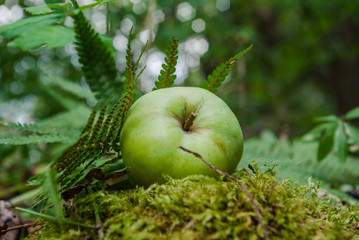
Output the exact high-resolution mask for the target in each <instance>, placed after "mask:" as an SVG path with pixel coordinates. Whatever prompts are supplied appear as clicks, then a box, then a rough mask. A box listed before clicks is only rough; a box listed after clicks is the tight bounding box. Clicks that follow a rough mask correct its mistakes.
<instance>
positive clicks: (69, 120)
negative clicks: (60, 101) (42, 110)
mask: <svg viewBox="0 0 359 240" xmlns="http://www.w3.org/2000/svg"><path fill="white" fill-rule="evenodd" d="M89 113H90V112H89V109H88V107H86V106H83V105H79V106H78V107H76V108H74V109H71V110H70V111H67V112H64V113H59V114H57V115H55V116H52V117H50V118H47V119H44V120H42V121H39V122H37V123H35V124H24V125H23V124H19V123H8V124H7V125H6V126H5V129H4V130H6V131H5V134H2V135H0V144H11V145H26V144H38V143H55V142H60V143H65V144H69V143H73V141H74V139H77V138H78V137H79V135H80V127H81V126H83V124H84V121H83V120H84V119H86V118H87V117H88V115H89ZM14 130H18V131H19V132H18V133H16V132H14ZM10 132H11V135H10V134H9V133H10Z"/></svg>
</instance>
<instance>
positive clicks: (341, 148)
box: [335, 122, 348, 162]
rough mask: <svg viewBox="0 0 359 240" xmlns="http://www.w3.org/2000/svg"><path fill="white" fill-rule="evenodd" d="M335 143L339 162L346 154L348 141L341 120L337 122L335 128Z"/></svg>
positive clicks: (343, 159)
mask: <svg viewBox="0 0 359 240" xmlns="http://www.w3.org/2000/svg"><path fill="white" fill-rule="evenodd" d="M335 144H336V147H337V152H338V158H339V160H340V161H341V162H344V161H345V160H346V158H347V156H348V142H347V135H346V134H345V128H344V124H343V122H340V123H339V125H338V128H337V130H336V133H335Z"/></svg>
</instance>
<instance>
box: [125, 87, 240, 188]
mask: <svg viewBox="0 0 359 240" xmlns="http://www.w3.org/2000/svg"><path fill="white" fill-rule="evenodd" d="M192 112H194V113H196V114H197V116H196V117H195V119H194V121H193V125H192V126H191V128H190V129H189V131H188V132H187V131H185V130H183V127H182V125H183V122H184V121H185V120H186V119H188V116H189V115H190V113H192ZM179 146H183V147H185V148H187V149H189V150H191V151H194V152H197V153H199V154H201V156H202V157H203V158H204V159H205V160H206V161H208V162H209V163H211V164H212V165H214V166H215V167H216V168H218V169H220V170H222V171H225V172H228V173H232V172H233V171H234V170H235V168H236V167H237V165H238V162H239V160H240V159H241V157H242V152H243V135H242V130H241V127H240V125H239V123H238V120H237V118H236V116H235V115H234V114H233V112H232V111H231V109H230V108H229V107H228V106H227V104H226V103H225V102H224V101H223V100H222V99H220V98H219V97H217V96H216V95H215V94H213V93H211V92H209V91H208V90H205V89H202V88H196V87H172V88H164V89H160V90H156V91H153V92H150V93H147V94H145V95H143V96H142V97H140V98H139V99H138V100H137V101H136V102H135V103H134V104H133V106H132V107H131V108H130V110H129V112H128V114H127V117H126V119H125V122H124V125H123V128H122V131H121V135H120V149H121V154H122V157H123V161H124V164H125V165H126V166H127V167H128V168H129V174H128V177H129V179H130V181H131V182H132V183H134V184H136V185H140V186H149V185H151V184H153V183H156V182H157V183H162V182H164V181H165V177H164V176H166V175H168V176H170V177H172V178H183V177H186V176H189V175H201V174H202V175H207V176H217V173H215V172H214V171H213V170H212V169H210V168H209V167H208V166H207V165H206V164H204V163H203V162H202V161H201V160H200V159H198V158H196V157H195V156H193V155H192V154H189V153H187V152H185V151H183V150H181V149H180V148H179Z"/></svg>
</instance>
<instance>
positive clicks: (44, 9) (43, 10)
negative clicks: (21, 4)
mask: <svg viewBox="0 0 359 240" xmlns="http://www.w3.org/2000/svg"><path fill="white" fill-rule="evenodd" d="M25 11H26V12H28V13H30V14H31V15H42V14H47V13H51V12H53V10H51V9H50V8H49V7H48V6H47V5H41V6H35V7H27V8H25Z"/></svg>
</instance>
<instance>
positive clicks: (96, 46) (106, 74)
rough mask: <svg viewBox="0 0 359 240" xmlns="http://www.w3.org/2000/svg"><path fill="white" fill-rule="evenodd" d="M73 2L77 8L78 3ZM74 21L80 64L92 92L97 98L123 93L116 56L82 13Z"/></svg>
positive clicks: (74, 16) (79, 12) (76, 14)
mask: <svg viewBox="0 0 359 240" xmlns="http://www.w3.org/2000/svg"><path fill="white" fill-rule="evenodd" d="M72 2H73V3H74V5H75V7H76V6H77V3H76V1H72ZM73 19H74V25H75V26H74V29H75V32H76V46H77V47H76V50H77V52H78V55H79V57H80V59H79V62H80V63H81V64H82V70H83V72H84V75H85V77H86V80H87V82H88V84H89V85H90V88H91V90H92V91H93V92H95V93H98V94H97V97H100V96H101V97H109V96H110V95H111V94H112V93H113V92H121V91H122V86H121V82H120V81H118V78H117V74H118V72H117V69H116V61H115V58H114V56H113V55H112V54H111V52H110V51H109V49H108V47H107V46H106V44H105V43H104V42H103V41H102V39H101V37H100V36H99V34H98V33H96V32H95V31H94V30H93V28H92V27H91V25H90V23H89V21H88V20H87V19H86V18H85V16H84V15H83V13H82V12H81V11H78V12H77V13H75V14H74V15H73Z"/></svg>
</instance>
